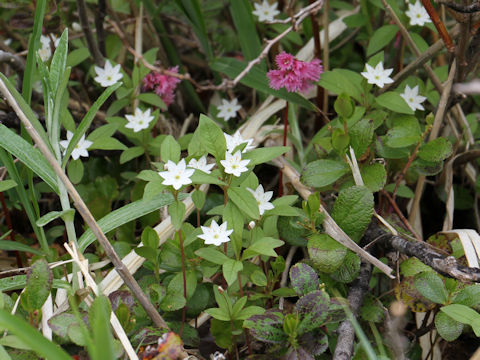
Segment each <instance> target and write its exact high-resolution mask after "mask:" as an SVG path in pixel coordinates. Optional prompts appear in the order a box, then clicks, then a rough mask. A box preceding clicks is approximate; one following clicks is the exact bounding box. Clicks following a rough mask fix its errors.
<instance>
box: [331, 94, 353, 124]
mask: <svg viewBox="0 0 480 360" xmlns="http://www.w3.org/2000/svg"><path fill="white" fill-rule="evenodd" d="M333 107H334V108H335V112H336V113H337V114H338V116H340V117H341V118H343V120H342V121H346V119H348V118H349V117H350V116H352V115H353V111H354V110H355V103H354V102H353V101H352V99H350V96H349V95H348V94H345V93H342V94H340V95H338V97H337V99H336V100H335V102H334V103H333Z"/></svg>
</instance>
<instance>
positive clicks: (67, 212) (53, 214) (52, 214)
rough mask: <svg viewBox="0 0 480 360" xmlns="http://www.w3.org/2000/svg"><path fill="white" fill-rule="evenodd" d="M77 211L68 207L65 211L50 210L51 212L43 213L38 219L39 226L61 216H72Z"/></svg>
mask: <svg viewBox="0 0 480 360" xmlns="http://www.w3.org/2000/svg"><path fill="white" fill-rule="evenodd" d="M74 213H75V210H73V209H68V210H63V211H50V212H49V213H47V214H45V215H43V216H42V217H41V218H39V219H38V220H37V226H45V225H47V224H48V223H49V222H51V221H53V220H55V219H58V218H59V217H63V216H72V215H73V214H74Z"/></svg>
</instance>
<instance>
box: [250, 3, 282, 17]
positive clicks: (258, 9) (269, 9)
mask: <svg viewBox="0 0 480 360" xmlns="http://www.w3.org/2000/svg"><path fill="white" fill-rule="evenodd" d="M253 5H254V6H255V10H254V11H253V12H252V13H253V15H256V16H258V21H261V22H264V21H273V20H275V16H277V15H278V14H280V11H278V10H277V3H276V2H275V3H273V4H272V5H270V4H269V3H268V1H267V0H263V2H262V5H260V4H257V3H255V4H253Z"/></svg>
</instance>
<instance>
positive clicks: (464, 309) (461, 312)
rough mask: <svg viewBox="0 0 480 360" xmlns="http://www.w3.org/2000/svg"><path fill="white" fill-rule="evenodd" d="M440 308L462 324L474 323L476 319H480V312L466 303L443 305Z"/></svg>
mask: <svg viewBox="0 0 480 360" xmlns="http://www.w3.org/2000/svg"><path fill="white" fill-rule="evenodd" d="M440 310H441V311H443V312H444V313H445V314H447V315H448V316H450V317H451V318H452V319H454V320H455V321H458V322H461V323H462V324H467V325H472V324H473V322H474V321H478V320H480V314H479V313H478V312H476V311H475V310H473V309H472V308H470V307H468V306H465V305H461V304H451V305H447V306H442V307H441V308H440Z"/></svg>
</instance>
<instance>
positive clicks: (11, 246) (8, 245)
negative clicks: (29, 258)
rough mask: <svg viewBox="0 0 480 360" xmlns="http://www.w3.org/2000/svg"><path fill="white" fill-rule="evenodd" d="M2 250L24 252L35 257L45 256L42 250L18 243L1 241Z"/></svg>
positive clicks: (0, 247) (0, 248)
mask: <svg viewBox="0 0 480 360" xmlns="http://www.w3.org/2000/svg"><path fill="white" fill-rule="evenodd" d="M0 250H4V251H24V252H28V253H31V254H35V255H43V253H42V252H41V251H40V250H37V249H35V248H34V247H31V246H29V245H26V244H23V243H21V242H18V241H9V240H0Z"/></svg>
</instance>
